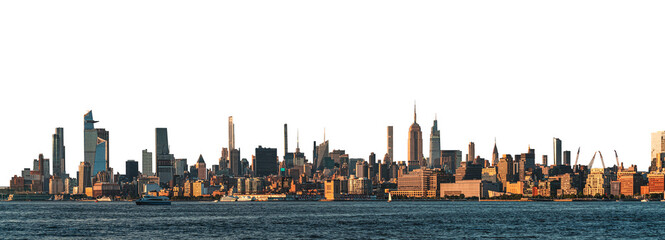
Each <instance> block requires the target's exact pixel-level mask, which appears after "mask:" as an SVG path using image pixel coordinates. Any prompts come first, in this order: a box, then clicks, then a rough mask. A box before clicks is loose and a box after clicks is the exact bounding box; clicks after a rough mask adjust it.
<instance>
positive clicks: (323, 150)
mask: <svg viewBox="0 0 665 240" xmlns="http://www.w3.org/2000/svg"><path fill="white" fill-rule="evenodd" d="M328 151H329V148H328V140H325V139H324V141H323V143H321V144H320V145H319V146H317V147H316V157H317V159H316V164H317V165H316V166H315V167H316V169H317V170H323V169H325V167H326V160H327V159H331V158H330V156H329V155H328V154H329V152H328ZM331 160H332V159H331Z"/></svg>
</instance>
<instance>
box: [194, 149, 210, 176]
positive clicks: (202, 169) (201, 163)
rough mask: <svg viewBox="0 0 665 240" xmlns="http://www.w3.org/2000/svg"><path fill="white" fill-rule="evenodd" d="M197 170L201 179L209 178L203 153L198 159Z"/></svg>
mask: <svg viewBox="0 0 665 240" xmlns="http://www.w3.org/2000/svg"><path fill="white" fill-rule="evenodd" d="M196 171H197V176H198V179H199V180H204V181H205V180H208V176H207V175H208V169H207V168H206V162H205V160H203V154H200V155H199V160H197V161H196Z"/></svg>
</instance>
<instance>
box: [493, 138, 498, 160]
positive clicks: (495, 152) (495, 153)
mask: <svg viewBox="0 0 665 240" xmlns="http://www.w3.org/2000/svg"><path fill="white" fill-rule="evenodd" d="M498 164H499V149H498V148H497V147H496V139H494V150H493V151H492V166H497V165H498Z"/></svg>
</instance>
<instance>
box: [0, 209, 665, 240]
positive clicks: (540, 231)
mask: <svg viewBox="0 0 665 240" xmlns="http://www.w3.org/2000/svg"><path fill="white" fill-rule="evenodd" d="M664 226H665V203H661V202H650V203H641V202H392V203H386V202H236V203H212V202H174V203H173V205H171V206H136V205H135V204H134V203H132V202H106V203H94V202H0V234H2V235H0V238H2V239H39V238H47V239H63V238H73V239H91V238H104V239H107V238H116V239H174V238H187V239H196V238H227V239H236V238H242V239H248V238H250V239H301V238H325V239H329V238H336V239H340V238H341V239H430V238H435V239H437V238H507V239H514V238H539V239H545V238H571V237H572V238H589V239H607V238H611V239H614V238H629V239H635V238H654V239H663V238H665V227H664Z"/></svg>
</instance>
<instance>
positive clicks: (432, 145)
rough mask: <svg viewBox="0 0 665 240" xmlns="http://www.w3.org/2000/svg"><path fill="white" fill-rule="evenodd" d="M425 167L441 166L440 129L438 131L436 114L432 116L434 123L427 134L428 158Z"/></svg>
mask: <svg viewBox="0 0 665 240" xmlns="http://www.w3.org/2000/svg"><path fill="white" fill-rule="evenodd" d="M427 167H429V168H441V131H439V127H438V124H437V119H436V116H435V117H434V125H433V126H432V132H431V133H430V136H429V159H428V161H427Z"/></svg>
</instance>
